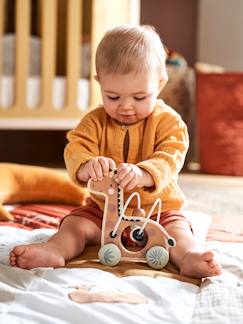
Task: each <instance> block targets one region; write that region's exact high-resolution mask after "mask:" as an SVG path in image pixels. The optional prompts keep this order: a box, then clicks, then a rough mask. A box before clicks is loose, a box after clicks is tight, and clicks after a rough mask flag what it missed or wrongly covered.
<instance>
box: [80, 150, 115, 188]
mask: <svg viewBox="0 0 243 324" xmlns="http://www.w3.org/2000/svg"><path fill="white" fill-rule="evenodd" d="M115 167H116V164H115V162H114V161H113V160H112V159H110V158H107V157H104V156H97V157H95V158H93V159H90V160H89V161H88V162H86V163H85V164H83V165H81V167H80V168H79V170H78V173H77V178H78V180H79V181H82V182H87V181H88V180H89V178H91V179H92V180H95V181H96V180H102V179H103V176H108V175H109V170H110V169H115Z"/></svg>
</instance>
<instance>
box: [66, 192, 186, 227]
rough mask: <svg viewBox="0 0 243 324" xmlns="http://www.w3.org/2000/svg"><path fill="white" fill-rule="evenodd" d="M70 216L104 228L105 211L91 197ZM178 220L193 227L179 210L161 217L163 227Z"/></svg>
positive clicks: (162, 214) (171, 211) (168, 212)
mask: <svg viewBox="0 0 243 324" xmlns="http://www.w3.org/2000/svg"><path fill="white" fill-rule="evenodd" d="M69 216H79V217H85V218H88V219H89V220H90V221H92V222H93V223H95V224H96V225H97V226H98V227H99V228H100V229H101V228H102V219H103V211H102V210H101V209H100V208H99V207H98V205H97V204H96V203H95V202H93V201H92V200H91V198H89V197H88V198H86V204H85V205H84V206H82V207H79V208H75V209H73V210H72V211H71V212H70V213H69V214H68V215H66V216H65V218H66V217H69ZM156 217H157V215H154V216H152V217H151V218H152V219H154V220H155V219H156ZM176 220H183V221H185V222H187V223H188V224H189V226H190V227H191V224H190V222H189V221H188V220H187V218H186V217H185V216H184V215H183V214H182V213H181V212H180V211H178V210H170V211H166V212H162V213H161V215H160V224H161V225H162V226H166V225H167V224H168V223H171V222H174V221H176ZM62 221H63V220H62ZM60 225H61V224H60Z"/></svg>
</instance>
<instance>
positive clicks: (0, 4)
mask: <svg viewBox="0 0 243 324" xmlns="http://www.w3.org/2000/svg"><path fill="white" fill-rule="evenodd" d="M3 13H4V0H0V76H1V75H2V68H3V66H2V65H3V46H2V44H3V41H2V37H3V27H4V14H3Z"/></svg>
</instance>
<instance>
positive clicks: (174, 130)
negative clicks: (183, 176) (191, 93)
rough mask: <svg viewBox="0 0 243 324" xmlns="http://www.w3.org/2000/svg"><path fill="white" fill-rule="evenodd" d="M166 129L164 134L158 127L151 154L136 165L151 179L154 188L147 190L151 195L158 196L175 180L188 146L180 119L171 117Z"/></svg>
mask: <svg viewBox="0 0 243 324" xmlns="http://www.w3.org/2000/svg"><path fill="white" fill-rule="evenodd" d="M166 128H167V131H166V132H165V131H164V129H161V128H160V127H159V125H158V127H157V130H156V139H155V147H154V152H153V154H152V155H151V156H150V157H149V158H148V159H147V160H145V161H142V162H140V163H138V164H137V166H139V167H140V168H142V169H144V170H146V171H147V172H148V173H150V175H151V176H152V177H153V179H154V183H155V187H154V188H149V189H151V191H152V193H153V194H159V193H160V192H161V191H162V190H163V189H164V188H165V187H167V185H168V184H169V183H170V182H171V181H172V180H173V179H174V180H176V179H177V176H178V173H179V172H180V170H181V168H182V166H183V164H184V160H185V156H186V152H187V150H188V146H189V137H188V132H187V127H186V125H185V123H184V122H183V120H182V119H181V117H178V115H177V116H176V117H175V116H173V118H172V119H170V121H168V123H167V127H166ZM144 190H147V189H146V188H145V189H144Z"/></svg>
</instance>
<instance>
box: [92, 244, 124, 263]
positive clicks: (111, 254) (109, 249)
mask: <svg viewBox="0 0 243 324" xmlns="http://www.w3.org/2000/svg"><path fill="white" fill-rule="evenodd" d="M98 257H99V260H100V262H101V263H102V264H104V265H106V266H109V267H114V266H115V265H117V264H118V263H119V262H120V260H121V251H120V249H119V248H118V247H117V246H116V245H115V244H113V243H109V244H105V245H103V246H102V247H101V248H100V249H99V253H98Z"/></svg>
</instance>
